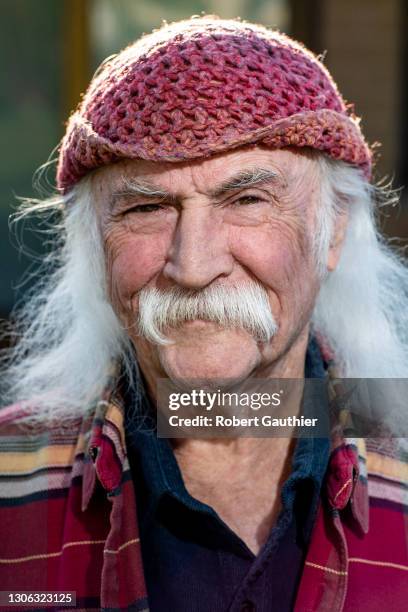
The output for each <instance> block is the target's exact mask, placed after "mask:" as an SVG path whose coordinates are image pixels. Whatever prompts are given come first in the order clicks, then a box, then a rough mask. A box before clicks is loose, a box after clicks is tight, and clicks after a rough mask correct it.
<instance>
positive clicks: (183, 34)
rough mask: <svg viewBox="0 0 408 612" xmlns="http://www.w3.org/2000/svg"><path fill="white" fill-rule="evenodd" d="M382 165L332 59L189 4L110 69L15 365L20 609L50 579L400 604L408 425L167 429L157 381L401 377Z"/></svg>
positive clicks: (400, 325) (208, 601)
mask: <svg viewBox="0 0 408 612" xmlns="http://www.w3.org/2000/svg"><path fill="white" fill-rule="evenodd" d="M370 173H371V152H370V149H369V147H368V146H367V144H366V143H365V141H364V138H363V136H362V133H361V131H360V128H359V124H358V120H357V119H356V118H355V117H354V115H353V114H352V112H351V111H350V109H349V108H348V107H347V106H346V104H345V103H344V101H343V99H342V98H341V96H340V94H339V92H338V90H337V88H336V86H335V84H334V82H333V80H332V79H331V77H330V75H329V73H328V72H327V70H326V69H325V68H324V66H323V65H322V64H321V62H320V61H319V60H318V59H317V58H316V57H314V56H313V55H312V54H311V53H309V52H308V51H307V50H305V49H304V48H303V47H302V46H301V45H299V44H298V43H296V42H294V41H292V40H290V39H289V38H287V37H286V36H284V35H281V34H279V33H276V32H273V31H269V30H267V29H265V28H263V27H261V26H255V25H252V24H249V23H242V22H238V21H223V20H219V19H216V18H212V17H202V18H193V19H191V20H187V21H183V22H179V23H175V24H171V25H165V26H163V27H162V28H161V29H160V30H158V31H155V32H154V33H152V34H151V35H148V36H145V37H143V38H142V39H140V40H139V41H137V42H136V43H135V44H133V45H131V46H130V47H128V48H127V49H125V50H124V51H122V52H121V53H119V54H118V55H117V56H115V57H114V58H111V59H109V60H107V62H105V63H104V64H103V65H102V67H101V69H100V70H99V71H98V73H97V74H96V75H95V77H94V78H93V80H92V82H91V85H90V87H89V89H88V92H87V93H86V94H85V97H84V98H83V100H82V102H81V105H80V107H79V109H78V111H77V112H76V113H74V114H73V115H72V117H71V118H70V120H69V122H68V126H67V132H66V135H65V137H64V140H63V142H62V146H61V149H60V158H59V166H58V177H57V179H58V187H59V190H60V195H58V196H56V197H55V198H53V199H51V200H49V201H46V202H41V203H38V202H37V203H35V204H34V206H33V210H34V211H41V210H43V211H44V210H45V211H50V210H51V211H53V210H56V209H58V210H60V211H61V214H62V223H61V224H59V225H58V226H57V228H56V231H57V234H58V239H57V241H56V248H55V251H53V253H52V255H51V256H50V259H49V261H48V262H46V265H47V267H48V265H49V264H52V270H53V271H51V272H48V273H47V274H46V275H45V276H44V279H45V280H43V281H41V283H40V284H39V286H38V287H37V290H36V293H35V294H34V296H33V298H32V299H31V300H30V301H28V303H27V304H26V306H25V307H24V309H23V311H22V312H21V313H20V314H19V318H18V320H17V324H18V323H20V324H21V325H22V332H21V337H20V341H19V342H18V343H17V344H16V346H15V347H14V348H13V349H12V351H11V355H10V359H9V362H8V363H7V368H6V370H5V373H4V376H3V385H4V397H6V398H7V403H8V404H10V405H8V406H7V407H6V406H5V407H4V408H3V409H2V411H1V412H0V422H1V434H2V437H1V444H2V446H1V451H2V452H1V455H0V465H1V467H0V470H1V479H2V485H1V505H0V530H1V533H2V539H1V542H2V545H1V554H0V584H1V588H2V590H3V591H6V592H7V593H9V592H10V591H18V592H20V595H19V594H18V593H17V594H15V595H14V597H20V598H19V599H14V600H13V601H15V602H16V601H17V602H20V604H21V609H22V608H23V603H21V602H24V601H25V602H27V601H31V602H33V603H31V604H30V605H31V606H34V607H35V608H36V609H42V608H43V606H42V605H41V603H39V602H41V601H46V600H44V599H43V600H41V599H38V598H37V599H31V600H27V599H25V600H24V599H21V592H26V593H28V592H30V593H32V592H33V591H37V592H38V591H41V592H45V591H47V592H50V591H53V592H54V594H53V595H52V597H54V599H53V600H52V601H53V602H54V603H53V605H54V606H55V608H56V609H63V607H64V606H65V605H68V604H69V598H70V597H72V592H75V594H76V603H75V606H76V607H77V608H80V609H86V610H98V609H104V610H139V611H140V610H147V609H151V610H153V611H159V612H165V611H171V612H173V611H177V612H183V611H186V612H206V611H211V612H214V611H220V612H221V611H227V610H231V611H238V610H241V611H244V610H247V611H248V610H257V611H264V612H266V611H272V610H276V611H278V612H283V611H286V610H293V609H294V610H297V611H299V612H302V611H306V610H319V611H327V610H330V611H331V612H335V611H336V612H339V611H340V610H345V611H349V612H351V611H354V610H359V611H360V612H374V611H376V610H377V611H379V610H381V611H382V610H393V611H394V612H396V611H401V612H402V611H403V610H406V609H407V606H408V574H407V570H408V560H407V531H406V522H405V521H404V514H403V511H404V508H405V509H406V504H404V500H405V502H406V492H405V484H406V482H405V481H404V478H405V480H406V475H407V472H406V466H404V464H403V462H402V461H401V460H400V458H399V454H398V449H399V446H400V445H399V444H397V442H398V440H397V439H396V438H395V437H394V438H393V437H390V438H389V439H388V440H386V441H385V440H382V441H378V440H377V441H376V440H366V441H364V440H363V439H359V440H355V439H354V440H351V439H347V438H344V437H342V435H341V433H340V432H339V428H338V427H337V428H336V429H335V430H334V431H333V432H332V434H331V436H330V439H328V438H327V437H318V438H316V437H306V438H300V439H298V440H296V439H295V438H288V437H271V436H269V437H268V436H264V437H255V436H253V437H239V436H235V437H234V436H232V437H231V436H227V435H225V436H222V437H217V438H211V436H207V437H204V438H203V437H184V438H183V437H180V438H177V439H176V438H175V439H172V440H170V439H166V438H159V437H157V435H156V411H155V406H156V400H157V382H158V380H159V379H167V380H169V381H173V382H177V381H180V380H185V379H194V380H196V381H197V380H198V381H202V383H203V385H207V384H211V385H216V386H217V388H220V389H222V388H223V384H224V381H225V380H226V379H228V380H231V379H232V380H234V381H238V382H245V381H248V380H250V379H251V380H256V379H264V380H265V379H266V380H268V379H270V380H272V379H297V380H299V379H300V380H303V379H304V378H320V379H326V378H327V377H329V378H330V377H333V376H337V377H339V376H342V377H350V378H356V377H371V378H387V377H388V378H389V377H395V378H404V377H407V376H408V357H407V356H408V338H407V326H406V323H407V312H408V310H407V289H408V272H407V269H406V267H405V265H404V263H403V262H402V261H400V260H399V259H398V258H397V257H396V256H395V255H393V253H392V252H391V251H390V250H389V249H388V247H386V245H385V244H384V243H383V242H382V241H381V240H380V238H379V236H378V233H377V231H376V227H375V223H374V217H373V208H374V205H375V197H374V196H375V192H374V190H373V188H372V187H371V186H370ZM61 235H62V238H63V240H61ZM55 262H57V265H55ZM299 402H300V400H299ZM325 402H326V400H325V398H324V397H323V396H321V397H320V396H319V398H318V399H317V400H316V404H318V405H316V404H315V405H314V406H313V409H314V410H316V411H317V413H319V411H320V414H321V413H324V412H325V411H327V409H328V407H327V404H326V403H325ZM4 403H5V404H6V402H4ZM298 408H299V411H302V410H303V408H302V402H300V403H299V406H298ZM382 410H383V414H382V421H383V423H384V424H385V425H386V426H387V428H388V430H389V431H391V432H393V433H394V434H395V433H398V431H402V430H401V429H399V428H400V427H402V424H403V421H404V415H403V414H401V412H400V411H398V410H397V408H394V407H393V406H391V405H390V406H386V407H385V406H383V407H382ZM404 470H405V471H404ZM404 492H405V497H404ZM68 593H71V595H68ZM40 595H41V593H40V594H39V595H38V597H39V596H40ZM5 597H6V596H5V595H4V594H3V601H2V604H3V605H4V606H7V603H8V604H9V605H10V601H11V599H10V595H7V597H8V599H7V601H6V600H5V599H4V598H5ZM58 598H59V599H58ZM48 601H50V600H48ZM15 605H18V604H15ZM24 605H27V604H26V603H24ZM71 605H72V604H71ZM10 609H12V608H11V607H10ZM13 609H14V608H13Z"/></svg>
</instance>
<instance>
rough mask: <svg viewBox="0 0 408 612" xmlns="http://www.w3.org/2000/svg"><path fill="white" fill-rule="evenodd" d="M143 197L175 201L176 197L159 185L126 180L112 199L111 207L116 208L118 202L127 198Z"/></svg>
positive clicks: (143, 181) (116, 190)
mask: <svg viewBox="0 0 408 612" xmlns="http://www.w3.org/2000/svg"><path fill="white" fill-rule="evenodd" d="M131 195H136V196H142V197H145V198H159V199H160V200H174V199H175V196H174V195H173V194H171V193H169V192H167V191H165V190H164V189H161V188H160V187H159V186H158V185H155V184H154V183H150V182H149V181H146V180H139V179H134V178H133V179H124V180H123V181H122V183H121V184H120V186H119V187H118V188H117V189H115V191H114V192H113V194H112V198H111V206H114V204H115V202H116V200H118V199H120V198H124V197H126V196H131Z"/></svg>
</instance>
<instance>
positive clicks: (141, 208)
mask: <svg viewBox="0 0 408 612" xmlns="http://www.w3.org/2000/svg"><path fill="white" fill-rule="evenodd" d="M162 208H163V207H162V206H161V205H160V204H138V205H137V206H132V208H130V209H129V210H128V212H136V213H152V212H156V211H158V210H161V209H162Z"/></svg>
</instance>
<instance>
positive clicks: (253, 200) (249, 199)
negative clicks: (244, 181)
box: [234, 195, 261, 206]
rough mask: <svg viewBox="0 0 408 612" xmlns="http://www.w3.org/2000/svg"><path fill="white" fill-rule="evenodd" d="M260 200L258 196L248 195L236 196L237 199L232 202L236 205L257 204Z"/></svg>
mask: <svg viewBox="0 0 408 612" xmlns="http://www.w3.org/2000/svg"><path fill="white" fill-rule="evenodd" d="M260 201H261V200H260V198H258V197H257V196H250V195H248V196H242V197H241V198H238V200H235V202H234V204H236V205H237V206H245V205H247V204H257V203H258V202H260Z"/></svg>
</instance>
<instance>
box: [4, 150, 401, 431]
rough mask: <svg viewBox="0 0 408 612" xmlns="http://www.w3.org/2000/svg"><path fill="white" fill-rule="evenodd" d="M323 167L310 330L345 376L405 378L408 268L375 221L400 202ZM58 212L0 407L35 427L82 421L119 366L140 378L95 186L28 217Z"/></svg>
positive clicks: (353, 175)
mask: <svg viewBox="0 0 408 612" xmlns="http://www.w3.org/2000/svg"><path fill="white" fill-rule="evenodd" d="M316 159H317V160H318V163H319V166H320V174H321V176H320V181H321V205H320V209H319V214H318V218H317V227H316V238H315V251H316V259H317V261H318V265H319V266H320V268H321V271H322V274H321V276H322V285H321V290H320V293H319V296H318V299H317V302H316V306H315V310H314V314H313V319H312V326H313V329H314V331H315V333H316V334H318V336H320V337H321V338H324V341H325V343H327V345H328V346H329V347H330V348H331V350H332V351H333V354H334V355H335V359H336V362H337V364H338V367H339V371H340V372H341V375H342V376H344V377H373V378H384V377H385V378H387V377H391V378H397V377H400V378H408V268H407V266H406V263H405V262H404V260H403V259H402V257H401V256H399V255H398V254H397V253H396V252H395V251H394V250H392V249H391V247H389V246H388V245H387V244H386V242H385V240H384V239H383V238H382V237H381V236H380V234H379V232H378V230H377V227H376V216H375V211H376V208H377V204H378V202H379V199H380V200H381V201H382V202H383V203H384V202H391V203H394V201H395V194H394V193H393V192H389V191H387V190H385V189H383V190H379V189H378V188H374V187H373V186H371V185H370V184H369V183H368V182H367V181H366V179H365V178H364V177H363V176H362V175H361V173H360V172H359V170H357V169H356V168H354V167H352V166H349V165H347V164H345V163H343V162H337V161H333V160H330V159H329V158H327V157H326V156H324V155H321V154H317V155H316ZM345 210H347V211H348V215H349V221H348V228H347V235H346V239H345V243H344V246H343V251H342V255H341V259H340V263H339V266H338V267H337V268H336V270H335V271H334V272H331V273H329V274H324V273H323V269H324V262H325V259H326V255H327V250H328V248H329V244H330V240H331V235H332V231H333V227H334V224H335V220H336V216H337V215H339V214H343V212H344V211H345ZM53 211H54V212H55V211H60V214H61V219H62V221H61V222H60V223H59V224H58V225H56V226H55V234H56V236H57V239H56V246H55V248H54V250H53V251H52V253H51V254H50V255H49V256H48V257H47V258H46V260H45V262H44V269H42V271H41V276H42V278H41V279H40V281H39V282H38V284H37V285H36V286H35V287H34V289H33V290H32V291H31V294H30V296H29V298H28V299H27V300H26V302H25V304H24V305H23V307H20V308H19V309H18V310H17V311H16V312H15V313H14V316H13V318H12V329H13V330H14V332H13V333H14V334H18V336H17V342H15V343H14V345H13V346H12V348H10V349H7V350H6V351H4V354H3V357H2V362H1V363H2V371H1V379H0V389H1V396H0V397H1V400H0V405H3V406H5V405H7V404H9V403H15V402H28V403H29V404H30V405H33V406H35V410H34V411H33V412H32V414H31V416H30V417H27V420H28V421H30V422H40V421H44V420H47V419H48V418H51V417H52V419H53V420H54V419H57V420H58V419H61V421H63V420H64V418H66V417H67V416H69V417H75V416H80V415H83V414H84V413H86V412H87V411H88V410H90V409H91V408H92V406H93V405H94V403H95V401H96V400H97V399H99V397H100V395H101V393H102V391H103V390H104V388H105V387H106V385H107V382H108V380H109V378H110V376H111V375H112V367H113V365H114V364H115V363H118V362H121V363H122V364H123V365H124V367H125V369H126V370H127V371H128V374H129V376H131V373H132V372H133V369H134V368H133V366H134V354H133V352H132V347H131V343H130V340H129V338H128V335H127V333H126V330H124V329H123V327H122V325H121V324H120V322H119V320H118V318H117V316H116V315H115V313H114V311H113V309H112V307H111V305H110V302H109V300H108V298H107V290H106V279H105V259H104V250H103V246H102V242H101V236H100V231H99V228H98V225H97V220H96V215H95V211H94V207H93V204H92V191H91V181H90V178H89V177H86V178H84V179H82V181H81V182H80V183H79V184H78V185H77V186H76V187H75V188H74V189H73V190H72V191H71V192H70V194H69V195H68V196H67V197H59V196H58V197H54V198H51V199H49V200H47V201H42V202H35V203H32V202H31V204H29V205H28V206H27V205H26V207H25V209H24V211H23V212H22V213H21V215H23V216H25V215H27V214H28V213H32V212H34V213H36V214H37V213H38V212H45V213H50V212H53ZM61 237H62V238H61ZM50 267H51V268H52V271H51V272H48V273H46V270H47V269H49V268H50ZM136 375H137V372H136Z"/></svg>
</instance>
